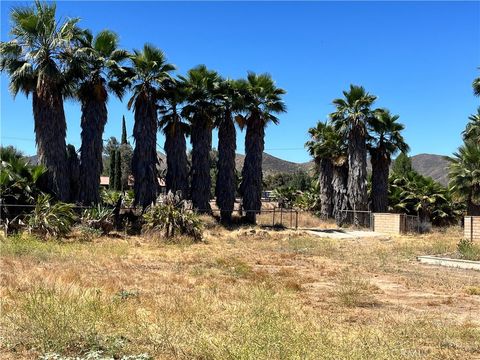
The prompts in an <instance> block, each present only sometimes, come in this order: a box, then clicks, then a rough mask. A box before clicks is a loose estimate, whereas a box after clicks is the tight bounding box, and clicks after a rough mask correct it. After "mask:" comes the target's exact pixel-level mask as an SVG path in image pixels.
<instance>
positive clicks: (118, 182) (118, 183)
mask: <svg viewBox="0 0 480 360" xmlns="http://www.w3.org/2000/svg"><path fill="white" fill-rule="evenodd" d="M113 184H114V188H115V190H117V191H120V190H122V152H121V150H120V149H119V150H117V151H116V154H115V178H114V183H113Z"/></svg>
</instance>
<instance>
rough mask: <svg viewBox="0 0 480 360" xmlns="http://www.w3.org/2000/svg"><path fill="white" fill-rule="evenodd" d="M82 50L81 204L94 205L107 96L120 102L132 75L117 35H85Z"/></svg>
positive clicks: (102, 32)
mask: <svg viewBox="0 0 480 360" xmlns="http://www.w3.org/2000/svg"><path fill="white" fill-rule="evenodd" d="M81 46H82V49H81V51H82V53H83V54H84V59H83V64H84V71H85V76H84V78H83V80H82V82H81V83H80V85H79V88H78V91H77V96H78V99H79V100H80V102H81V104H82V119H81V127H82V133H81V138H82V146H81V148H80V173H81V174H82V176H81V178H80V179H81V180H80V181H81V182H80V201H81V202H82V203H83V204H86V205H91V204H97V203H98V202H99V201H100V193H99V189H100V175H101V174H102V168H103V165H102V152H103V140H102V135H103V131H104V129H105V124H106V123H107V117H108V111H107V100H108V93H109V92H112V93H113V94H115V95H116V96H117V97H118V98H119V99H121V98H122V96H123V94H124V92H125V89H126V86H127V85H128V82H127V79H128V75H131V74H129V72H128V71H127V69H126V68H125V67H123V66H122V65H121V63H122V62H123V61H125V60H126V59H127V58H128V56H129V54H128V52H127V51H125V50H121V49H119V48H118V36H117V34H115V33H114V32H112V31H108V30H104V31H101V32H99V33H98V34H97V35H96V36H95V37H93V35H92V34H91V33H90V32H89V31H85V35H84V37H83V39H82V44H81ZM112 180H113V179H112Z"/></svg>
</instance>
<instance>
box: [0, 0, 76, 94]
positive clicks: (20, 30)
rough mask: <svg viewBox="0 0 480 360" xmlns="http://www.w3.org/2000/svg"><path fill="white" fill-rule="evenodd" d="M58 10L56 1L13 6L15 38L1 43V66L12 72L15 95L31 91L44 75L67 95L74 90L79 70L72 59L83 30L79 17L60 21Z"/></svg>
mask: <svg viewBox="0 0 480 360" xmlns="http://www.w3.org/2000/svg"><path fill="white" fill-rule="evenodd" d="M55 14H56V5H55V4H47V3H41V2H40V1H35V3H34V6H33V7H18V8H14V9H13V11H12V13H11V21H12V24H13V26H12V29H11V34H12V35H13V40H10V41H7V42H2V43H1V44H0V57H1V59H0V70H1V71H6V72H7V73H8V74H9V75H10V90H11V92H12V93H13V94H14V95H17V94H18V92H20V91H21V92H23V93H25V95H28V94H30V93H31V92H33V91H35V89H36V87H37V86H38V85H39V82H41V81H42V80H43V79H48V81H49V82H52V81H53V82H54V84H55V87H56V88H57V89H61V90H62V91H63V93H64V95H71V94H72V91H73V83H74V81H73V80H74V79H75V77H76V76H78V75H79V74H78V68H76V64H75V62H74V61H68V59H69V55H71V54H73V53H74V49H75V44H77V43H78V40H79V38H80V37H81V34H82V30H81V29H80V28H79V27H78V26H77V24H78V22H79V19H78V18H73V19H67V20H66V21H64V22H63V23H59V22H57V20H56V18H55Z"/></svg>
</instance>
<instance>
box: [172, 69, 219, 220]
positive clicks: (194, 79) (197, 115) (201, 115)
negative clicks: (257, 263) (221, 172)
mask: <svg viewBox="0 0 480 360" xmlns="http://www.w3.org/2000/svg"><path fill="white" fill-rule="evenodd" d="M180 78H181V80H182V81H184V82H185V86H186V91H187V98H186V99H187V105H186V106H184V108H183V111H182V115H183V116H184V117H186V118H187V119H188V120H189V122H190V124H191V135H190V140H191V142H192V169H191V176H192V194H191V195H192V196H191V197H192V204H193V207H194V208H195V209H196V210H197V211H199V212H210V187H211V181H212V180H211V177H210V150H211V149H212V129H213V125H214V120H215V118H216V114H217V112H218V106H217V104H216V101H215V91H216V89H217V88H218V84H219V82H220V77H219V76H218V74H217V73H216V72H215V71H212V70H208V69H207V67H206V66H205V65H199V66H197V67H195V68H193V69H191V70H189V71H188V73H187V76H186V77H180Z"/></svg>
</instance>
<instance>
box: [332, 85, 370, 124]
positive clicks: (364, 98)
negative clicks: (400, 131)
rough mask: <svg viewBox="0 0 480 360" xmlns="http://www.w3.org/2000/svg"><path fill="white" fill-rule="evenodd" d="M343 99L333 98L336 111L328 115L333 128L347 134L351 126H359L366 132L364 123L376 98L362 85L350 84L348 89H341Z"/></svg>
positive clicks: (368, 117)
mask: <svg viewBox="0 0 480 360" xmlns="http://www.w3.org/2000/svg"><path fill="white" fill-rule="evenodd" d="M343 96H344V97H345V98H344V99H341V98H339V99H334V100H333V105H334V106H335V107H336V111H335V112H333V113H332V114H331V115H330V117H331V119H332V122H333V124H334V125H335V128H336V129H337V130H339V131H340V132H341V133H343V134H347V133H348V131H349V130H350V129H351V128H353V127H360V128H361V129H362V131H363V133H364V134H365V133H366V124H367V121H368V120H369V119H370V117H371V110H370V107H371V105H372V104H373V103H374V101H375V100H376V99H377V97H376V96H374V95H370V94H369V93H368V92H366V91H365V88H364V87H363V86H356V85H350V91H343Z"/></svg>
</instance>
